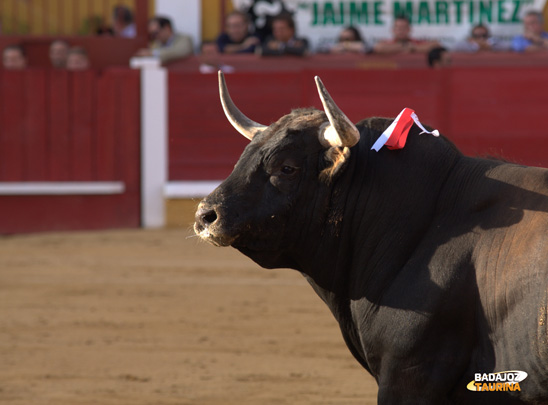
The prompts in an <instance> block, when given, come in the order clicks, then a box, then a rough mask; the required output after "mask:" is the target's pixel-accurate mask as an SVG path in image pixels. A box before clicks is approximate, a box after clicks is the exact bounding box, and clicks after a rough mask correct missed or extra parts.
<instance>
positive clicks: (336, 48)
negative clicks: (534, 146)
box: [329, 26, 367, 53]
mask: <svg viewBox="0 0 548 405" xmlns="http://www.w3.org/2000/svg"><path fill="white" fill-rule="evenodd" d="M366 51H367V45H366V43H365V41H364V40H363V38H362V34H361V33H360V31H359V30H358V29H357V28H356V27H352V26H349V27H346V28H343V30H342V31H341V32H340V34H339V37H338V38H337V43H336V44H335V45H333V46H332V47H331V49H330V50H329V52H330V53H365V52H366Z"/></svg>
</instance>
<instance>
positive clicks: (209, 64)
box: [199, 41, 234, 73]
mask: <svg viewBox="0 0 548 405" xmlns="http://www.w3.org/2000/svg"><path fill="white" fill-rule="evenodd" d="M200 51H201V52H200V61H201V63H200V68H199V69H200V73H217V72H218V71H219V70H221V71H223V72H225V73H232V72H234V68H233V67H232V66H229V65H225V64H224V63H223V62H222V61H221V53H220V52H219V47H218V45H217V43H216V42H213V41H207V42H203V43H202V46H201V47H200Z"/></svg>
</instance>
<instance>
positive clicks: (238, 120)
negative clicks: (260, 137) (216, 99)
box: [219, 70, 267, 140]
mask: <svg viewBox="0 0 548 405" xmlns="http://www.w3.org/2000/svg"><path fill="white" fill-rule="evenodd" d="M219 95H220V96H221V104H222V105H223V110H224V112H225V115H226V118H228V121H230V123H231V124H232V126H233V127H234V128H235V129H236V131H238V132H239V133H240V134H242V135H243V136H245V137H246V138H247V139H249V140H252V139H253V137H254V136H255V135H257V134H258V133H259V132H261V131H263V130H264V129H266V128H267V127H266V126H264V125H261V124H259V123H257V122H255V121H252V120H250V119H249V118H247V117H246V116H245V115H244V114H242V112H241V111H240V110H238V107H236V106H235V105H234V103H233V102H232V99H231V98H230V94H228V89H227V87H226V82H225V76H224V74H223V72H221V71H220V70H219Z"/></svg>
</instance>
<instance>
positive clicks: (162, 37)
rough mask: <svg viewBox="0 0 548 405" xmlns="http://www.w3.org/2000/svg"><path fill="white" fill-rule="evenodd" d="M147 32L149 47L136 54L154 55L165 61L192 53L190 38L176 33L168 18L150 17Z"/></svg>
mask: <svg viewBox="0 0 548 405" xmlns="http://www.w3.org/2000/svg"><path fill="white" fill-rule="evenodd" d="M148 34H149V37H150V39H151V41H152V43H151V45H150V48H148V49H140V50H139V51H138V52H137V54H136V56H154V57H156V58H158V59H160V61H161V62H162V63H165V62H169V61H172V60H175V59H181V58H184V57H186V56H189V55H192V53H193V49H192V38H190V36H188V35H184V34H179V33H176V32H175V31H174V30H173V25H172V24H171V20H170V19H169V18H165V17H158V16H157V17H154V18H152V19H151V20H150V21H149V23H148Z"/></svg>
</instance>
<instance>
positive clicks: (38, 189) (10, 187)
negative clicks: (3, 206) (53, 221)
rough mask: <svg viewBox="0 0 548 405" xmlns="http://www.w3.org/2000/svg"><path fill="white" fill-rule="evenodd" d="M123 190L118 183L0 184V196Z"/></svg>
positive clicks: (99, 192) (88, 193) (93, 193)
mask: <svg viewBox="0 0 548 405" xmlns="http://www.w3.org/2000/svg"><path fill="white" fill-rule="evenodd" d="M124 190H125V184H124V183H123V182H118V181H89V182H71V181H63V182H47V181H44V182H41V181H39V182H35V181H32V182H31V181H29V182H13V183H12V182H0V195H104V194H122V193H123V192H124Z"/></svg>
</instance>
